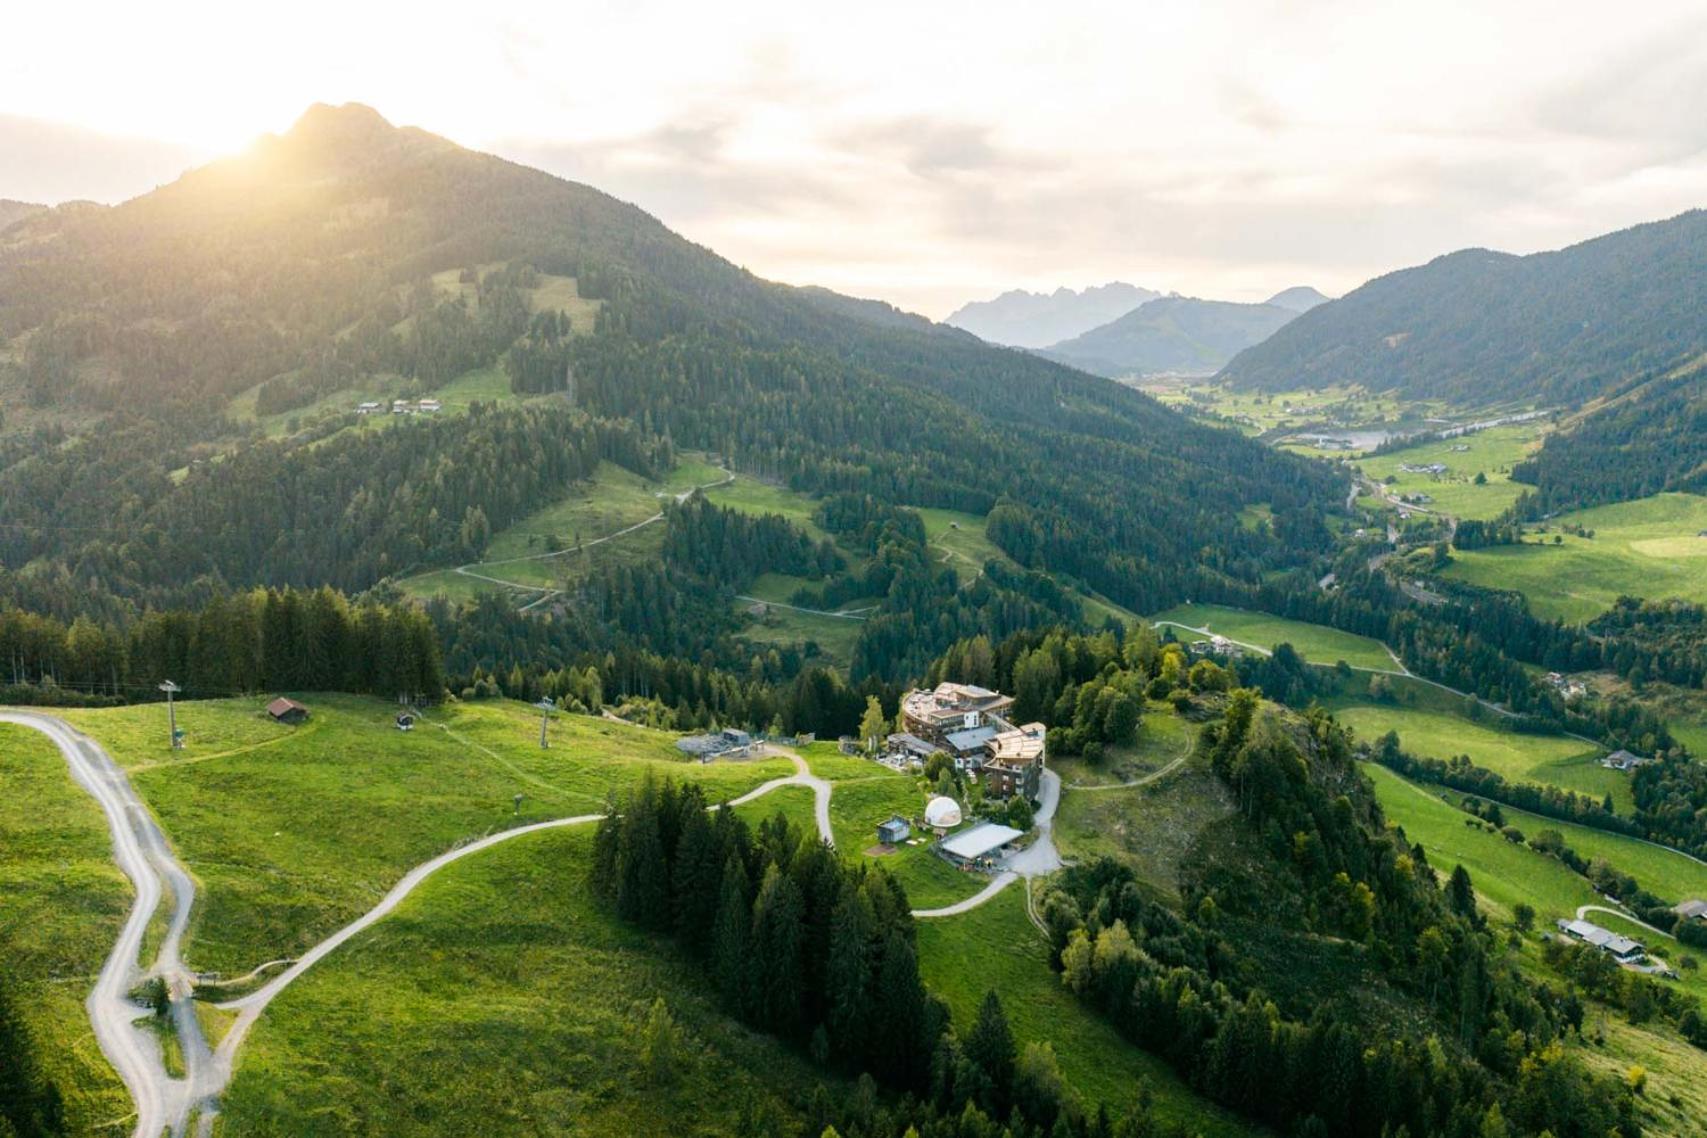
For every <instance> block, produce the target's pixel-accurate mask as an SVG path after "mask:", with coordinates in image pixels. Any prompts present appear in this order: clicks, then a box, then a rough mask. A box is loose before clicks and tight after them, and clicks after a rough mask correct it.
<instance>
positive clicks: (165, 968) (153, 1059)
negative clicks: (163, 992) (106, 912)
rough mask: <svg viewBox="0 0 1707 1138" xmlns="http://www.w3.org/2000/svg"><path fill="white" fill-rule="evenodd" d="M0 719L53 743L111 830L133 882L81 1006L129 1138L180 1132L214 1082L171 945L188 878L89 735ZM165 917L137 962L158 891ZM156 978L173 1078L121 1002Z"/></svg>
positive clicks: (55, 723) (185, 913)
mask: <svg viewBox="0 0 1707 1138" xmlns="http://www.w3.org/2000/svg"><path fill="white" fill-rule="evenodd" d="M0 721H3V722H6V723H15V724H19V725H21V726H24V727H30V728H33V729H35V730H37V731H40V732H41V733H42V734H44V735H46V736H47V737H48V738H50V739H52V740H53V742H54V745H55V746H57V747H58V748H59V751H60V753H61V754H62V755H64V756H65V761H66V763H67V764H69V766H70V767H71V774H72V776H73V777H74V778H75V779H76V780H77V782H78V783H79V784H80V785H81V786H82V787H83V789H85V790H87V791H88V792H89V794H90V795H91V796H92V797H93V798H94V799H95V801H96V802H98V803H100V806H101V810H102V811H103V812H104V813H105V814H106V816H107V826H108V828H109V829H110V830H111V832H112V836H113V860H114V861H115V862H116V863H117V864H118V867H119V869H120V870H122V871H123V872H124V875H125V876H126V877H128V878H130V881H131V885H132V886H133V887H134V888H135V889H136V900H135V901H134V902H133V903H132V904H131V908H130V914H129V916H127V917H126V918H125V922H124V926H123V928H122V929H120V931H119V937H118V940H117V941H116V942H115V943H114V944H113V948H112V951H111V952H110V953H109V954H108V955H107V959H106V963H104V964H103V965H102V966H101V971H100V975H99V976H97V977H96V980H95V987H94V990H93V991H91V992H90V993H89V998H88V1000H87V1001H86V1002H85V1006H86V1007H87V1008H88V1011H89V1023H90V1025H91V1026H92V1027H93V1028H94V1030H95V1039H96V1041H97V1042H99V1044H100V1046H101V1052H102V1053H103V1054H104V1055H106V1057H107V1060H108V1061H109V1062H110V1063H112V1065H113V1069H114V1070H115V1071H117V1072H118V1076H119V1078H120V1079H121V1080H122V1081H123V1082H124V1085H125V1087H126V1088H127V1089H128V1090H129V1091H130V1096H131V1099H132V1101H134V1102H135V1104H136V1126H135V1128H134V1130H133V1131H132V1133H133V1134H134V1135H135V1138H159V1136H160V1134H161V1132H162V1131H168V1132H170V1133H171V1134H174V1135H178V1134H182V1133H183V1131H184V1126H185V1124H186V1121H187V1119H188V1116H189V1113H190V1110H191V1109H192V1108H193V1107H197V1106H208V1105H209V1104H210V1103H211V1102H212V1100H213V1097H214V1096H215V1095H217V1094H218V1092H219V1089H220V1088H221V1087H222V1086H223V1085H224V1080H223V1078H221V1077H220V1075H219V1071H218V1068H217V1064H216V1063H215V1061H214V1058H213V1054H212V1052H211V1051H210V1050H209V1048H208V1045H207V1038H206V1037H205V1036H204V1035H203V1034H202V1030H201V1024H200V1022H199V1021H198V1020H197V1019H196V1012H195V1002H194V999H193V998H192V995H191V991H192V980H191V977H190V975H189V973H187V972H186V971H185V970H184V966H183V961H182V960H181V959H180V956H179V949H180V946H181V945H182V943H183V937H184V930H185V929H186V928H187V927H188V925H189V920H190V908H191V906H192V905H193V904H194V903H195V885H194V883H192V882H191V880H190V875H189V873H188V872H186V871H185V869H184V867H183V866H182V865H180V864H179V863H178V861H177V859H176V858H175V857H174V856H173V855H172V850H171V847H170V846H168V845H167V843H166V837H165V835H164V834H162V833H161V832H160V827H159V826H158V825H156V824H155V821H154V816H153V815H152V814H150V813H149V812H148V808H147V807H146V806H144V805H143V804H142V800H141V799H140V798H139V797H137V794H136V791H135V790H134V789H133V788H132V787H131V785H130V780H129V779H128V778H126V777H125V774H124V771H123V770H121V769H120V768H119V766H118V764H117V763H115V762H114V761H113V760H112V757H111V756H110V755H108V754H107V753H106V752H105V751H104V750H102V749H101V748H100V746H99V745H97V744H96V743H95V742H94V741H93V740H92V739H89V738H88V737H87V736H85V735H82V734H80V733H79V732H77V731H76V730H74V729H73V728H72V727H71V726H70V725H69V724H67V723H66V722H64V721H63V720H60V719H56V718H54V717H53V716H51V715H42V714H39V713H37V712H28V711H4V712H0ZM168 889H169V890H170V891H171V894H172V902H173V904H172V914H171V919H170V921H169V923H168V924H167V927H166V935H165V937H164V938H163V939H162V940H161V943H160V950H159V952H158V953H157V954H156V956H155V959H154V964H153V966H152V967H150V968H149V969H147V970H146V971H145V970H144V969H142V967H141V966H140V964H139V958H140V957H141V954H142V940H143V937H144V935H145V934H146V933H147V931H148V924H149V922H150V921H151V920H152V919H153V917H154V911H155V910H156V909H157V908H159V906H160V901H161V898H162V897H163V896H164V894H165V892H166V891H167V890H168ZM155 976H157V977H160V978H161V979H163V980H165V981H166V984H167V988H168V990H169V991H170V993H171V1016H172V1025H173V1028H174V1029H175V1031H176V1032H177V1036H178V1042H179V1046H180V1048H181V1050H182V1052H183V1059H184V1071H185V1075H184V1077H183V1078H181V1079H180V1078H173V1077H172V1076H171V1075H169V1074H168V1073H167V1071H166V1065H165V1061H164V1059H163V1057H162V1055H161V1051H160V1045H159V1043H158V1041H157V1040H156V1039H155V1037H154V1036H153V1035H152V1034H151V1033H150V1032H148V1031H146V1030H144V1029H142V1028H138V1027H137V1026H135V1021H136V1020H138V1019H142V1018H144V1017H146V1016H147V1015H148V1010H147V1009H146V1008H144V1007H141V1006H140V1005H138V1004H135V1003H133V1002H131V999H130V995H129V993H130V991H131V989H132V988H134V987H135V986H136V985H137V984H138V983H140V982H141V981H142V980H143V979H144V978H146V977H155Z"/></svg>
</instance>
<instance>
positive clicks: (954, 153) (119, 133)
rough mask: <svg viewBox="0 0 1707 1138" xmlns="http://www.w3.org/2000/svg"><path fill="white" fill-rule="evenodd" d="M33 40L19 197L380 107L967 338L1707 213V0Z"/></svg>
mask: <svg viewBox="0 0 1707 1138" xmlns="http://www.w3.org/2000/svg"><path fill="white" fill-rule="evenodd" d="M5 26H6V36H7V39H8V41H9V42H11V43H12V44H15V45H23V44H27V45H29V47H28V50H26V51H14V52H9V53H8V59H7V66H6V67H5V68H3V69H0V198H6V197H10V198H19V199H22V200H29V201H48V202H57V201H62V200H68V199H73V198H93V199H95V200H100V201H118V200H123V199H124V198H126V197H129V196H132V195H134V194H137V193H142V192H146V191H147V190H148V189H150V188H152V187H153V186H155V185H157V184H160V183H162V182H166V181H170V180H171V179H172V178H173V177H175V176H176V174H177V173H178V172H180V171H181V170H182V169H184V168H185V167H187V166H189V165H193V164H198V163H200V162H202V161H206V160H208V159H209V158H211V157H214V156H216V155H219V154H222V153H230V152H234V151H237V150H241V149H242V148H243V147H244V146H246V145H247V144H248V143H249V142H250V141H252V140H253V138H254V137H256V136H257V135H259V134H261V133H263V132H267V131H281V130H284V129H285V128H287V127H288V126H289V125H290V123H291V122H292V121H293V120H294V119H295V118H296V117H297V116H298V115H300V114H301V113H302V111H303V110H304V109H305V108H306V107H307V106H308V105H309V104H311V103H314V102H328V103H341V102H346V101H358V102H364V103H367V104H369V105H371V106H373V107H375V108H376V109H378V110H379V111H380V112H381V113H382V114H384V115H385V116H386V117H387V118H389V119H390V120H391V121H393V122H395V123H398V124H407V125H415V126H421V127H424V128H426V129H428V130H432V131H434V132H436V133H439V134H443V135H446V136H448V137H450V138H452V139H454V140H455V141H457V142H460V143H462V144H464V145H467V146H472V147H476V148H478V149H482V150H491V151H494V152H496V153H499V154H502V155H504V156H506V157H509V158H513V159H516V160H518V161H523V162H527V163H529V164H531V165H536V166H539V167H542V168H544V169H546V170H549V171H551V172H553V173H557V174H561V175H563V176H565V177H570V178H574V179H576V180H579V181H585V182H588V183H591V184H593V185H595V186H598V187H599V188H601V189H603V190H606V191H608V192H610V193H612V194H615V195H616V196H618V197H621V198H624V199H626V200H629V201H633V202H635V203H636V204H638V205H640V206H641V207H643V208H645V209H646V210H648V211H649V212H651V213H653V214H655V215H657V216H658V217H660V218H662V219H663V220H664V221H665V222H666V223H667V224H669V225H670V226H671V227H672V228H674V229H676V230H677V231H679V232H681V233H683V234H685V235H686V236H688V237H689V238H691V239H693V240H695V241H697V242H699V243H701V244H703V245H707V246H709V247H711V248H713V249H715V250H717V251H718V252H719V253H722V254H723V255H724V256H726V257H728V258H730V259H731V260H734V261H736V262H738V263H740V264H742V265H745V266H746V267H747V268H750V269H752V270H753V271H755V272H757V273H759V274H761V275H763V276H766V277H770V278H773V279H777V280H784V281H789V282H791V283H797V284H820V285H825V286H828V287H830V288H835V289H838V290H840V291H844V292H849V293H853V294H856V295H861V296H872V297H878V298H881V299H885V300H889V301H892V302H893V303H895V304H898V305H900V306H902V307H904V308H908V309H912V310H914V311H919V312H923V313H925V314H926V315H930V316H933V317H937V318H941V317H943V316H945V315H947V314H948V313H949V312H950V311H951V310H952V309H954V308H955V307H957V306H958V305H959V304H961V303H963V302H965V301H967V300H974V299H984V298H988V297H989V296H992V295H994V294H996V293H997V292H1000V291H1003V290H1005V289H1009V288H1015V287H1018V288H1029V289H1034V290H1045V289H1054V288H1056V287H1058V286H1063V285H1065V286H1069V287H1082V286H1085V285H1090V284H1098V283H1102V282H1105V281H1108V280H1115V279H1120V280H1126V281H1130V282H1132V283H1134V284H1139V285H1143V286H1146V287H1150V288H1156V289H1161V290H1172V291H1178V292H1182V293H1185V294H1187V295H1195V296H1207V297H1215V298H1219V299H1228V300H1260V299H1262V298H1264V297H1266V296H1268V295H1269V294H1271V293H1273V292H1276V291H1278V290H1279V289H1281V288H1284V287H1288V286H1291V285H1294V284H1312V285H1314V286H1316V287H1317V288H1320V289H1322V290H1323V291H1325V292H1328V293H1330V294H1334V295H1338V294H1341V293H1343V292H1346V291H1348V290H1350V289H1352V288H1354V287H1356V286H1357V285H1358V284H1360V283H1362V282H1363V281H1365V280H1367V279H1369V278H1370V277H1372V276H1376V275H1379V274H1381V273H1383V272H1387V271H1390V270H1393V269H1396V268H1401V267H1403V266H1406V265H1410V264H1416V263H1420V262H1422V261H1426V260H1428V259H1429V258H1431V257H1434V256H1437V255H1440V254H1442V253H1446V252H1449V251H1451V250H1453V249H1458V248H1463V247H1466V246H1488V247H1492V248H1499V249H1504V250H1508V251H1511V252H1518V253H1524V252H1532V251H1535V250H1538V249H1547V248H1556V247H1559V246H1561V245H1565V244H1569V243H1571V242H1573V241H1577V240H1581V239H1584V238H1586V237H1590V236H1593V235H1595V234H1598V233H1602V232H1606V231H1609V230H1612V229H1617V228H1621V227H1623V226H1627V225H1631V224H1634V223H1637V222H1640V221H1646V220H1655V219H1658V218H1662V217H1668V216H1671V215H1673V214H1676V213H1679V212H1682V211H1683V210H1685V209H1689V208H1694V207H1696V206H1701V205H1707V113H1703V111H1702V108H1704V107H1707V5H1703V4H1702V3H1701V2H1700V0H1688V2H1678V0H1641V2H1640V3H1636V4H1625V5H1618V6H1615V7H1614V6H1608V5H1606V4H1605V3H1604V2H1603V0H1597V2H1579V0H1547V2H1545V3H1531V2H1529V0H1481V2H1478V3H1457V2H1454V0H1436V2H1433V3H1427V4H1423V3H1416V2H1408V3H1380V2H1374V0H1355V2H1340V0H1322V2H1302V0H1293V2H1279V0H1273V2H1267V3H1263V2H1256V0H1222V2H1215V0H1192V2H1187V0H1173V2H1170V3H1154V2H1151V0H1124V2H1122V3H1108V4H1104V3H1079V2H1074V0H1056V2H1054V3H1051V4H1047V5H1044V4H1038V3H1035V2H1032V3H1022V2H1011V0H982V2H980V3H957V2H956V3H951V2H933V0H909V2H906V3H890V2H887V0H867V2H865V3H862V4H858V5H853V4H846V3H834V4H830V3H817V2H815V0H756V2H744V0H732V2H731V3H725V4H719V5H708V4H699V3H681V2H676V3H658V2H653V0H613V2H602V0H558V2H556V3H540V4H534V3H525V2H523V3H515V2H512V3H505V4H501V5H495V4H469V3H466V2H463V3H457V4H454V5H449V4H446V5H440V4H435V3H421V2H419V0H417V2H415V3H410V4H388V3H370V2H363V0H355V2H352V0H340V2H338V3H324V2H322V0H301V2H299V3H295V4H292V5H289V6H279V5H250V4H231V3H229V0H221V2H220V3H192V2H172V0H164V2H157V3H154V4H148V5H137V4H133V3H128V2H127V3H123V4H119V3H108V2H106V0H102V2H100V3H95V4H93V5H90V4H82V5H46V4H33V5H23V6H19V7H18V10H16V11H14V12H11V13H9V14H8V15H7V17H6V19H5ZM92 27H98V28H99V33H98V34H91V28H92Z"/></svg>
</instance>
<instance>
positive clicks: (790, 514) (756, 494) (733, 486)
mask: <svg viewBox="0 0 1707 1138" xmlns="http://www.w3.org/2000/svg"><path fill="white" fill-rule="evenodd" d="M705 496H706V497H707V498H710V499H711V500H712V501H713V502H715V503H717V504H718V505H719V506H724V507H727V508H728V509H731V510H739V511H740V512H741V513H744V514H781V515H782V516H783V517H785V518H787V519H788V520H789V521H791V522H793V523H794V524H795V525H797V526H799V527H800V528H801V529H803V530H805V531H806V532H807V533H808V534H810V535H811V536H812V538H813V540H815V541H822V540H824V539H825V538H827V537H829V536H830V535H829V534H827V533H825V532H824V531H823V530H821V529H819V528H818V523H817V522H815V521H813V520H812V513H813V511H815V510H816V509H817V508H818V501H817V499H815V498H812V497H809V496H808V495H805V494H799V493H796V492H795V491H793V490H790V489H788V487H786V486H778V485H776V484H774V483H771V482H761V481H759V480H758V479H756V478H753V477H751V476H750V475H745V474H743V475H741V476H739V477H737V478H736V479H735V481H733V482H731V483H729V484H728V485H725V486H715V487H713V488H711V489H710V490H707V491H706V492H705Z"/></svg>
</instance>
